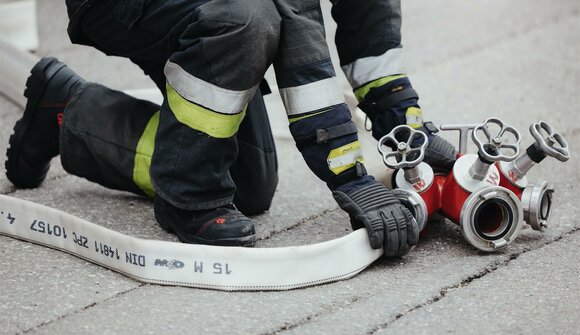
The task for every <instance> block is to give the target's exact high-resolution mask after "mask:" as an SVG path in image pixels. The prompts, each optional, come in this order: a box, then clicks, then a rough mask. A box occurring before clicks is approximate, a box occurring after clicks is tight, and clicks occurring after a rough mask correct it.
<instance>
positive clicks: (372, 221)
mask: <svg viewBox="0 0 580 335" xmlns="http://www.w3.org/2000/svg"><path fill="white" fill-rule="evenodd" d="M332 195H333V196H334V199H335V200H336V202H338V204H339V206H340V208H342V209H343V210H345V211H346V212H347V213H349V215H350V218H351V221H353V222H352V223H353V227H356V226H361V224H362V225H363V226H364V227H365V228H366V230H367V233H368V235H369V240H370V242H371V247H372V248H373V249H379V248H381V247H382V248H383V249H384V255H385V257H398V256H403V255H405V254H407V253H408V252H409V251H411V249H412V247H413V246H414V245H416V244H417V242H418V241H419V227H418V225H417V221H415V218H413V215H412V214H411V212H409V210H408V209H407V208H406V207H405V206H403V205H402V204H401V203H400V202H399V200H397V199H396V198H395V196H394V195H393V193H392V192H391V191H390V190H389V189H388V188H387V187H386V186H384V185H383V184H381V183H379V182H377V181H376V180H374V179H373V180H372V182H370V183H369V184H366V185H364V186H361V187H360V188H358V189H356V190H354V191H351V192H348V194H347V193H345V192H342V191H339V190H334V191H332Z"/></svg>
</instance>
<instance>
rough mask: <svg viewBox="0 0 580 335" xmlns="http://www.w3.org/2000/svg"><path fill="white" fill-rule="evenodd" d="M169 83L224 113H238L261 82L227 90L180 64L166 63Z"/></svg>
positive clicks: (184, 96) (191, 97) (190, 98)
mask: <svg viewBox="0 0 580 335" xmlns="http://www.w3.org/2000/svg"><path fill="white" fill-rule="evenodd" d="M164 72H165V76H166V77H167V83H168V84H169V85H171V87H173V89H174V90H175V91H176V92H178V93H179V95H181V96H182V97H183V98H185V99H187V100H189V101H193V102H195V103H196V104H199V105H201V106H205V107H206V108H209V109H211V110H214V111H218V112H220V113H223V114H237V113H239V112H240V111H241V110H242V109H244V108H246V106H247V105H248V102H249V101H250V99H252V97H253V96H254V93H255V92H256V89H257V88H258V86H259V84H257V85H256V86H254V87H252V88H250V89H249V90H245V91H232V90H227V89H224V88H221V87H218V86H216V85H213V84H211V83H208V82H206V81H203V80H201V79H199V78H196V77H194V76H193V75H191V74H190V73H187V72H186V71H185V70H184V69H182V68H181V67H180V66H179V65H177V64H175V63H172V62H167V64H165V70H164Z"/></svg>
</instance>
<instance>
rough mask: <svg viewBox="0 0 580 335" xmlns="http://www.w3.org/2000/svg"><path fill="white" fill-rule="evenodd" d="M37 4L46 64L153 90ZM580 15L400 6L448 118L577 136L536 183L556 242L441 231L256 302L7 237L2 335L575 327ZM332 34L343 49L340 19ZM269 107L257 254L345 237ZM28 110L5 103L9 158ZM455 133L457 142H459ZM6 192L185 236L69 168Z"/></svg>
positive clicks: (549, 236) (0, 134) (569, 10)
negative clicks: (271, 169) (545, 191)
mask: <svg viewBox="0 0 580 335" xmlns="http://www.w3.org/2000/svg"><path fill="white" fill-rule="evenodd" d="M323 5H324V7H325V12H326V13H328V5H327V4H326V2H324V3H323ZM38 7H39V8H38V12H39V20H40V24H39V27H40V32H39V38H40V39H39V41H40V48H39V50H38V51H37V53H38V55H45V54H51V55H55V56H57V57H59V58H61V59H62V60H64V61H65V62H67V63H68V64H70V66H71V67H72V68H73V69H75V70H76V71H77V72H79V73H80V74H82V75H83V76H85V77H86V78H87V79H89V80H92V81H98V82H101V83H104V84H107V85H110V86H111V87H113V88H117V89H133V88H144V87H150V86H151V85H152V84H151V82H150V81H149V80H148V79H146V78H145V77H144V76H142V74H141V73H140V71H139V70H138V69H137V68H136V67H135V66H134V65H132V64H130V63H129V62H127V61H126V60H122V59H118V58H114V59H109V58H107V57H105V56H104V55H102V54H99V53H98V52H95V51H93V50H91V49H89V48H84V47H78V46H71V45H70V43H69V42H68V39H67V38H66V35H65V32H64V27H65V25H66V18H65V12H64V9H63V3H62V1H57V0H43V1H39V2H38ZM579 17H580V3H578V2H577V1H574V0H563V1H558V2H553V1H547V0H528V1H524V0H510V1H501V0H489V1H477V2H475V1H470V2H465V1H460V0H440V1H426V0H424V1H413V2H405V3H404V20H403V22H404V26H403V43H404V44H405V48H406V56H407V63H408V66H409V70H410V71H409V72H410V76H411V79H412V81H413V83H414V85H415V86H416V88H417V90H418V91H419V93H420V95H421V103H422V106H423V108H424V110H425V111H426V113H427V114H428V116H429V117H430V118H431V119H433V120H434V121H435V123H436V124H441V123H459V122H462V123H463V122H469V123H473V122H480V121H482V120H483V119H485V118H486V117H488V116H492V115H495V116H498V117H500V118H502V119H504V120H505V121H506V122H507V123H510V124H512V125H513V126H515V127H517V128H518V129H519V130H520V131H521V132H522V135H523V138H524V141H523V142H524V145H527V144H529V143H530V142H531V137H530V136H529V134H528V133H527V127H528V126H529V124H530V123H531V122H535V121H537V120H540V119H544V120H546V121H549V122H550V123H551V124H553V125H554V127H555V128H556V129H558V130H559V131H561V132H562V133H563V135H564V136H565V137H566V138H567V139H568V141H569V142H570V145H571V149H572V155H573V156H572V159H571V160H570V161H569V162H568V163H566V164H561V163H559V162H556V161H554V160H546V161H545V162H543V163H542V164H541V165H540V166H538V167H537V168H536V169H534V170H532V171H531V173H530V179H531V180H532V181H536V180H537V179H540V178H543V179H547V180H548V181H550V182H552V183H553V184H554V185H555V186H556V188H557V193H556V194H555V198H556V203H555V208H554V216H553V218H552V222H551V226H550V228H549V229H548V231H546V232H545V233H539V232H536V231H533V230H531V229H525V230H524V231H523V232H522V234H521V236H520V237H519V238H518V240H517V241H516V242H515V243H514V244H513V245H511V246H510V247H509V248H508V249H506V250H504V251H502V252H498V253H495V254H484V253H480V252H477V251H476V250H475V249H473V248H471V247H470V246H469V245H468V244H467V243H466V242H465V241H464V240H463V237H462V235H461V231H460V230H459V228H458V227H457V226H455V225H453V224H452V223H450V222H435V223H433V224H432V226H431V230H430V235H429V236H428V237H427V238H424V239H423V240H422V241H421V242H420V244H419V246H418V247H417V248H416V249H415V250H414V251H413V252H412V253H411V254H409V255H408V256H406V257H404V258H402V259H397V260H380V261H378V262H376V263H375V264H374V265H373V266H371V267H370V268H369V269H367V270H366V271H364V272H363V273H361V274H360V275H358V276H356V277H355V278H353V279H351V280H348V281H343V282H338V283H333V284H328V285H322V286H317V287H312V288H307V289H302V290H294V291H289V292H257V293H224V292H216V291H207V290H198V289H189V288H176V287H163V286H157V285H147V284H142V283H139V282H136V281H133V280H131V279H128V278H126V277H124V276H122V275H120V274H117V273H114V272H111V271H109V270H106V269H103V268H100V267H98V266H96V265H92V264H90V263H87V262H86V261H84V260H81V259H78V258H75V257H72V256H70V255H67V254H63V253H61V252H58V251H54V250H50V249H47V248H44V247H40V246H37V245H32V244H30V243H26V242H21V241H17V240H14V239H10V238H7V237H0V325H1V326H0V333H1V334H17V333H33V334H36V333H38V334H54V333H57V334H61V333H62V334H70V333H81V334H92V333H96V332H99V333H102V334H154V333H157V334H158V333H174V334H175V333H179V334H182V333H209V334H214V333H215V334H217V333H240V334H275V333H297V334H328V333H333V334H361V333H363V334H364V333H367V334H384V333H415V332H418V333H424V334H432V333H436V334H439V333H457V334H463V333H474V334H483V333H490V332H497V333H516V334H520V333H521V334H523V333H526V334H539V333H560V334H574V333H579V331H578V322H577V321H576V320H578V318H579V317H580V312H579V311H578V308H577V304H578V301H580V295H579V293H578V292H579V290H578V288H579V284H580V279H579V278H578V273H579V265H578V261H577V257H576V250H578V246H579V245H580V235H579V234H580V233H578V229H580V220H579V219H578V218H579V214H580V210H579V208H578V206H577V192H576V190H575V189H576V185H578V183H580V173H579V172H578V166H579V164H578V162H579V161H578V158H577V157H579V155H580V146H579V145H577V143H578V141H579V140H580V127H579V126H578V124H579V121H580V116H578V113H576V111H575V109H576V108H577V106H579V105H580V94H579V93H580V63H578V59H580V44H578V41H579V40H580V19H579ZM327 25H328V30H327V33H328V34H329V35H330V36H329V38H330V39H331V38H332V33H333V31H334V26H333V22H332V21H331V19H330V17H328V19H327ZM330 39H329V40H330ZM0 61H2V60H1V59H0ZM119 74H122V75H119ZM0 80H2V78H0ZM267 104H268V106H269V110H270V112H271V113H270V114H271V117H272V123H273V124H274V127H275V128H276V129H277V135H278V136H277V139H276V140H277V145H278V150H279V152H280V154H279V159H280V185H279V188H278V191H277V193H276V197H275V200H274V204H273V207H272V209H271V210H270V211H269V212H268V213H266V214H264V215H260V216H257V217H256V218H255V219H256V221H257V223H258V229H259V234H260V241H259V245H258V246H259V247H271V246H284V245H297V244H306V243H314V242H318V241H323V240H328V239H332V238H335V237H338V236H342V235H344V234H346V233H347V232H349V231H350V227H349V224H348V219H347V215H345V214H344V213H343V212H342V211H341V210H339V209H338V208H337V206H336V205H335V203H334V201H333V199H332V197H331V195H330V193H329V192H328V191H327V190H326V189H325V186H324V185H323V183H321V182H319V181H318V180H316V178H315V177H314V176H313V175H312V173H311V172H309V170H308V169H307V167H306V165H305V164H304V163H303V162H302V159H301V157H300V154H299V153H298V152H297V150H296V149H295V147H294V144H293V143H292V142H291V141H290V140H289V139H288V136H287V129H285V123H286V121H285V116H284V113H283V111H282V110H281V103H280V100H279V97H278V96H277V95H276V94H273V95H270V96H268V97H267ZM20 113H21V110H19V109H18V108H17V107H16V106H14V105H12V104H11V103H10V102H9V101H7V100H6V99H4V98H2V97H0V152H5V149H6V145H7V139H8V136H9V135H10V133H11V129H12V126H13V124H14V122H15V121H16V120H17V119H18V117H19V115H20ZM444 136H446V137H447V138H449V139H450V140H453V141H456V137H455V135H454V134H444ZM371 151H372V150H371ZM367 160H379V157H378V155H376V156H373V157H368V156H367ZM299 185H308V187H303V188H301V187H298V186H299ZM0 192H1V193H3V194H9V195H11V196H14V197H19V198H23V199H28V200H32V201H35V202H38V203H42V204H45V205H49V206H52V207H55V208H58V209H61V210H65V211H67V212H70V213H72V214H74V215H77V216H79V217H82V218H85V219H88V220H90V221H92V222H95V223H97V224H100V225H103V226H106V227H108V228H111V229H114V230H117V231H120V232H122V233H125V234H130V235H133V236H137V237H143V238H152V239H161V240H171V241H174V240H175V238H174V237H173V236H171V235H168V234H166V233H165V232H163V231H162V230H161V229H160V228H159V227H158V226H157V225H156V224H155V222H154V219H153V215H152V204H151V203H150V202H149V201H148V200H144V199H141V198H138V197H134V196H132V195H130V194H127V193H122V192H116V191H110V190H106V189H104V188H102V187H100V186H98V185H94V184H91V183H89V182H87V181H85V180H82V179H79V178H77V177H74V176H70V175H67V174H66V173H65V172H64V171H63V170H62V167H60V163H59V162H58V160H54V161H53V167H52V169H51V172H50V175H49V178H48V180H47V181H46V182H45V183H44V184H43V185H42V187H41V188H39V189H36V190H15V189H14V188H13V187H12V186H11V184H10V183H9V182H8V181H7V180H6V177H5V174H4V171H0ZM297 271H299V269H297Z"/></svg>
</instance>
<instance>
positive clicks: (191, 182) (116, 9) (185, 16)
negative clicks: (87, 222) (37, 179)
mask: <svg viewBox="0 0 580 335" xmlns="http://www.w3.org/2000/svg"><path fill="white" fill-rule="evenodd" d="M269 2H271V1H268V0H263V1H262V0H260V1H252V2H250V3H246V2H244V1H227V0H197V1H196V0H173V1H159V0H132V1H129V0H93V1H91V0H89V1H88V2H87V1H85V0H67V6H68V10H69V16H70V17H71V26H70V30H69V34H70V35H71V39H72V40H73V42H77V43H82V44H88V45H92V46H94V47H96V48H98V49H100V50H101V51H103V52H105V53H107V54H110V55H119V56H123V57H128V58H130V59H131V60H132V61H133V62H134V63H136V64H137V65H139V66H140V67H141V68H142V69H143V70H144V72H145V73H146V74H147V75H149V76H150V77H151V78H152V79H153V80H154V81H155V83H156V84H157V86H158V87H159V88H160V89H161V90H162V92H164V93H166V91H165V90H166V86H165V85H166V81H167V79H168V78H166V74H165V73H164V67H165V65H166V63H167V62H168V61H170V62H175V63H176V64H179V65H180V66H181V67H182V68H183V69H185V70H187V72H191V73H193V74H194V75H195V76H196V77H197V78H201V79H203V80H206V81H208V82H210V83H212V84H215V85H217V86H219V87H224V88H226V89H231V90H247V89H250V88H252V87H256V86H257V84H258V82H259V81H260V79H261V78H262V76H263V73H264V72H265V70H266V68H267V67H268V66H269V64H271V63H272V62H274V64H275V66H276V69H277V79H278V82H279V84H280V85H281V87H284V86H285V85H288V86H291V85H300V84H305V83H308V82H314V81H316V80H320V79H324V78H326V77H329V76H333V75H334V72H333V70H332V68H331V67H329V64H330V63H329V62H330V60H329V57H328V51H327V50H325V46H326V45H325V42H324V41H321V40H320V38H323V36H324V33H323V26H322V24H321V23H322V21H321V16H320V9H319V7H318V6H317V5H316V3H317V1H313V0H308V1H290V0H288V1H286V2H287V3H288V4H290V5H291V6H290V7H289V9H288V8H286V7H284V6H282V7H281V5H280V4H281V3H282V4H283V3H284V2H285V1H273V3H275V5H276V10H277V12H276V13H274V12H273V11H272V8H274V7H272V6H270V5H269V4H268V3H269ZM87 4H88V6H87ZM393 4H394V5H393ZM397 4H398V1H394V0H388V1H384V0H383V1H369V3H368V4H367V2H364V3H363V4H362V5H361V4H360V3H359V2H357V1H354V0H340V1H337V2H335V7H334V8H333V17H334V18H335V19H336V21H337V23H338V24H339V30H338V32H337V46H338V47H339V54H340V56H341V64H348V63H350V62H353V61H356V60H357V58H359V57H370V56H375V55H379V54H381V53H384V52H385V51H386V50H388V49H389V48H394V47H396V46H399V44H400V35H397V34H398V29H399V28H400V26H399V25H400V12H399V9H398V5H397ZM83 5H85V6H84V7H83ZM373 8H375V9H376V8H379V9H381V10H383V12H378V11H373ZM224 9H228V10H227V11H225V10H224ZM386 9H388V10H390V11H389V12H385V11H384V10H386ZM357 10H358V13H359V14H355V15H354V17H358V18H359V19H362V18H363V17H364V18H365V19H366V20H368V19H369V18H371V19H372V20H371V21H372V22H374V24H375V26H374V27H371V26H370V25H368V24H361V22H360V21H358V22H357V21H355V20H353V19H352V18H353V11H357ZM232 13H236V15H232ZM295 13H300V14H301V15H299V16H296V17H297V18H299V19H304V18H306V21H303V22H308V23H316V22H319V23H320V24H319V25H318V26H317V25H316V24H313V25H312V26H308V27H303V28H302V30H301V29H300V27H301V25H300V24H293V23H300V21H299V20H297V21H296V22H292V19H295V17H294V16H295V15H294V14H295ZM363 13H366V14H364V15H363ZM381 13H385V14H381ZM280 14H281V15H282V17H281V18H280V17H279V15H280ZM384 15H387V17H389V18H390V16H394V17H397V16H398V17H399V21H397V20H396V19H393V20H390V21H388V22H387V21H386V20H385V22H381V17H383V18H385V16H384ZM278 20H279V21H280V22H278ZM277 22H278V23H277ZM279 23H280V25H281V26H282V27H283V28H284V30H286V31H295V32H296V33H295V34H293V35H286V39H285V40H283V41H282V42H281V44H280V49H278V38H279V35H280V26H277V24H279ZM393 27H394V28H393ZM306 28H307V29H306ZM360 28H363V30H361V29H360ZM305 31H308V32H309V33H305ZM386 31H388V32H389V34H388V35H386V36H388V40H389V43H386V42H385V37H384V36H382V37H381V36H380V35H381V34H382V32H386ZM232 35H239V38H240V39H241V40H242V41H246V42H244V43H240V44H239V45H232V43H224V41H230V42H231V41H232V39H231V38H232ZM220 36H227V37H228V39H225V40H222V39H220ZM251 36H253V38H249V37H251ZM248 41H251V43H249V42H248ZM304 41H307V42H308V43H306V44H304V43H302V42H304ZM301 43H302V44H303V45H308V46H309V49H308V48H307V49H306V50H309V52H308V53H307V54H303V53H299V52H295V53H294V54H293V53H292V51H293V50H294V51H295V49H296V47H298V46H301ZM277 51H279V52H281V53H279V55H278V56H279V57H278V56H276V52H277ZM282 51H283V52H282ZM282 54H283V56H280V55H282ZM276 57H277V58H276ZM276 60H277V61H276ZM242 70H243V71H242ZM94 94H98V95H97V96H96V97H95V96H93V95H94ZM97 100H98V101H97ZM158 110H160V113H159V114H156V111H158ZM168 110H169V107H168V106H167V100H166V102H165V103H164V104H163V105H162V106H154V105H151V104H149V103H146V102H143V101H138V100H136V99H133V98H130V97H128V96H126V95H123V94H120V93H119V92H115V91H112V90H108V89H106V88H104V87H102V86H98V85H95V84H90V85H88V86H86V87H85V88H84V89H83V90H82V91H80V92H79V93H78V94H77V95H76V96H75V97H74V99H73V100H72V101H71V104H70V105H69V107H68V108H67V111H66V112H65V118H64V123H63V130H62V133H63V136H62V140H61V155H62V160H63V163H64V166H65V168H66V169H67V170H68V171H69V172H71V173H73V174H76V175H79V176H83V177H86V178H87V179H89V180H93V181H95V182H98V183H100V184H102V185H105V186H108V187H112V188H117V189H123V190H128V191H133V192H135V193H141V194H142V193H146V194H149V195H151V194H152V191H153V189H152V187H154V191H155V193H156V194H157V195H159V196H161V197H163V198H164V199H165V200H166V201H169V202H171V203H172V204H173V205H175V206H177V207H180V208H184V209H204V208H212V207H217V206H221V205H223V204H226V203H229V202H231V200H232V197H233V196H234V192H236V197H235V198H236V204H237V205H238V207H240V209H242V210H244V209H245V208H244V207H247V208H250V209H260V210H264V209H266V208H267V207H268V206H269V203H270V202H269V201H258V202H259V204H257V205H255V206H251V205H248V206H244V205H243V204H242V202H243V201H244V200H243V198H244V199H245V198H246V196H244V194H248V193H249V194H251V196H249V197H247V198H248V199H268V198H269V200H271V197H272V195H273V193H274V189H275V186H276V182H277V176H276V157H275V150H274V146H273V142H272V136H271V132H270V129H269V125H268V121H267V116H266V114H265V110H264V107H263V102H262V100H261V96H255V97H254V98H253V100H252V101H251V102H250V103H249V105H248V109H247V115H246V118H245V119H244V121H243V122H242V124H241V125H240V128H239V132H238V135H237V136H232V137H229V138H226V139H216V138H212V137H211V136H207V135H206V134H204V133H203V132H199V131H196V130H195V129H191V128H188V127H187V126H185V125H183V124H181V123H180V122H179V121H178V120H177V119H176V118H175V116H174V114H173V113H171V112H167V111H168ZM256 110H257V111H256ZM97 114H98V115H97ZM97 119H100V121H97ZM93 120H95V121H93ZM152 128H153V131H152ZM151 133H153V134H156V135H157V136H153V137H151V136H146V135H147V134H149V135H150V134H151ZM151 138H153V140H154V142H155V144H154V146H153V145H152V144H150V143H148V141H149V142H151ZM97 143H98V145H97ZM148 147H151V148H152V147H154V148H155V150H154V152H153V153H152V150H144V151H143V152H140V150H138V149H139V148H141V149H143V148H145V149H147V148H148ZM238 147H239V156H238V155H237V153H238ZM115 150H116V151H115ZM147 155H150V156H151V157H147ZM143 161H145V163H144V164H143ZM151 161H152V164H151ZM137 162H141V163H140V164H137ZM147 162H149V164H150V165H147ZM234 162H235V163H234ZM232 164H233V165H232ZM139 166H140V167H141V170H143V168H142V167H143V166H147V167H151V171H150V172H151V179H149V180H147V179H148V175H147V176H143V171H141V172H140V173H136V169H137V167H139ZM146 174H147V173H146ZM139 175H140V176H141V178H136V176H139ZM232 179H233V180H232ZM148 183H149V184H151V186H148V185H147V184H148ZM244 184H246V185H244ZM247 185H249V187H246V186H247ZM236 186H237V191H236ZM246 190H248V192H247V193H246ZM262 193H263V194H262ZM256 195H260V196H259V197H256ZM262 195H263V197H262ZM265 203H267V205H264V204H265ZM250 209H246V210H245V211H246V212H258V211H259V210H250Z"/></svg>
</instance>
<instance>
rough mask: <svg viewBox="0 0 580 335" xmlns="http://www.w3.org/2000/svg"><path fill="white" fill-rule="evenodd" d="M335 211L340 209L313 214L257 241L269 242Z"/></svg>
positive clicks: (330, 209) (335, 208)
mask: <svg viewBox="0 0 580 335" xmlns="http://www.w3.org/2000/svg"><path fill="white" fill-rule="evenodd" d="M335 211H338V207H334V208H329V209H325V210H324V211H322V212H320V213H316V214H312V215H310V216H307V217H305V218H302V219H300V220H298V221H296V222H295V223H294V224H292V225H290V226H288V227H285V228H282V229H280V230H274V231H273V232H271V233H270V234H268V235H266V236H264V237H260V238H258V239H257V241H258V242H259V241H266V240H269V239H270V238H272V237H274V236H277V235H280V234H282V233H285V232H287V231H291V230H292V229H295V228H297V227H299V226H301V225H302V224H304V223H306V222H308V221H313V220H316V219H318V218H320V217H322V216H324V215H326V214H328V213H332V212H335Z"/></svg>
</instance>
